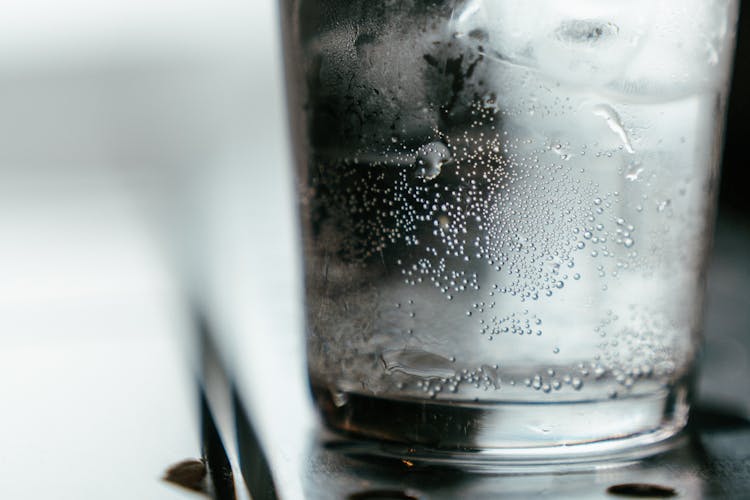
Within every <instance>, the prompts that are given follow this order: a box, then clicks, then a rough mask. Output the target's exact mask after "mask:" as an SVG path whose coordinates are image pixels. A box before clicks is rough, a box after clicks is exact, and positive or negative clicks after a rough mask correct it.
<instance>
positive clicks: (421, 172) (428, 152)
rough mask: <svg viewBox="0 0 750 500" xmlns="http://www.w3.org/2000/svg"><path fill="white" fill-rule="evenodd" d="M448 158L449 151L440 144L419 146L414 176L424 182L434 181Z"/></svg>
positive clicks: (437, 142)
mask: <svg viewBox="0 0 750 500" xmlns="http://www.w3.org/2000/svg"><path fill="white" fill-rule="evenodd" d="M450 158H451V154H450V151H449V150H448V147H447V146H446V145H445V144H443V143H442V142H439V141H435V142H430V143H429V144H425V145H423V146H421V147H420V148H419V149H418V150H417V158H416V160H415V162H414V166H415V167H416V176H417V177H419V178H421V179H424V180H426V181H431V180H433V179H435V178H436V177H437V176H438V175H440V172H441V171H442V168H443V165H444V164H445V163H446V162H448V161H449V160H450Z"/></svg>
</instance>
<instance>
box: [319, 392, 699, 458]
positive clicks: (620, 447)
mask: <svg viewBox="0 0 750 500" xmlns="http://www.w3.org/2000/svg"><path fill="white" fill-rule="evenodd" d="M687 392H688V391H687V388H686V385H685V384H684V383H680V384H678V385H675V386H673V387H670V388H665V389H664V390H662V391H659V392H654V393H649V394H643V395H633V396H628V397H622V398H618V399H606V400H584V401H575V402H556V403H546V402H545V403H529V402H503V401H492V402H486V403H485V402H483V403H479V402H468V401H446V400H438V401H436V400H415V399H389V398H383V397H375V396H372V395H363V394H357V393H346V394H341V393H338V394H336V395H335V396H333V395H332V394H331V393H330V392H329V391H328V390H327V389H322V388H320V387H315V386H314V387H313V393H314V395H315V398H316V400H317V403H318V407H319V408H320V409H321V411H322V414H323V418H324V420H325V422H326V424H327V426H328V427H329V428H331V429H332V430H333V431H335V432H336V433H338V434H339V435H341V436H342V437H345V438H346V439H344V440H342V441H340V442H339V446H340V447H343V448H344V450H345V451H347V450H348V451H349V452H351V453H354V454H361V455H375V456H381V457H390V458H395V459H399V460H402V461H405V463H407V464H419V465H440V466H448V467H455V468H460V469H466V470H478V471H482V470H484V471H488V472H503V471H506V470H507V471H512V472H519V468H520V469H524V468H526V469H529V472H535V471H541V470H543V471H548V470H550V469H552V470H570V469H590V468H600V467H612V466H618V465H622V464H625V463H630V462H633V461H635V460H638V459H640V458H644V457H646V456H650V455H654V454H656V453H660V452H662V451H666V450H667V449H669V448H671V447H672V445H673V444H674V442H675V441H676V440H675V439H674V437H675V436H676V435H677V434H678V433H679V431H680V430H681V429H682V428H683V427H684V426H685V424H686V423H687V415H688V402H687Z"/></svg>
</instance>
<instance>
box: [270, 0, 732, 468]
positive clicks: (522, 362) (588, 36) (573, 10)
mask: <svg viewBox="0 0 750 500" xmlns="http://www.w3.org/2000/svg"><path fill="white" fill-rule="evenodd" d="M737 10H738V2H737V1H735V0H713V1H710V0H662V1H659V2H653V1H651V0H629V1H624V0H609V1H601V0H536V1H528V0H437V1H429V2H428V1H424V0H401V1H387V0H282V2H281V12H282V22H283V24H284V30H285V59H286V66H287V81H288V107H289V112H290V117H291V126H292V137H293V145H294V152H295V157H296V173H297V184H298V201H299V212H300V216H301V226H302V233H303V246H304V268H305V293H306V314H307V362H308V370H309V377H310V384H311V387H312V392H313V395H314V398H315V401H316V406H317V408H318V409H319V411H320V413H321V414H322V416H323V420H324V422H325V423H326V425H327V426H328V427H329V428H331V429H333V430H335V431H337V432H338V433H340V434H342V435H346V436H350V437H352V438H355V440H357V441H358V442H360V443H370V444H371V449H372V450H373V451H374V452H376V453H382V454H385V455H392V456H396V457H401V458H403V459H408V460H410V461H413V460H421V461H424V462H426V463H449V464H455V465H459V466H460V465H471V464H474V465H477V464H479V465H481V464H486V465H488V466H490V467H501V466H502V465H503V464H510V465H513V464H532V463H537V464H542V463H556V464H564V463H569V464H578V463H586V462H589V461H599V460H602V459H613V458H615V457H624V456H627V457H634V456H642V455H647V454H650V453H654V452H656V451H659V450H660V449H663V448H664V446H666V445H667V444H668V443H669V438H671V437H672V436H674V435H675V434H676V433H678V432H679V431H680V429H682V428H683V426H684V425H685V423H686V419H687V414H688V407H689V401H690V377H691V373H692V372H693V368H694V362H695V358H696V353H697V350H698V348H699V344H700V329H701V310H702V303H703V295H704V279H705V272H706V256H707V251H708V248H709V246H710V241H711V234H712V223H713V217H714V207H715V202H716V190H717V176H718V172H719V163H720V152H721V144H722V132H723V124H724V115H725V107H726V98H727V89H728V79H729V75H730V69H731V62H732V56H733V50H734V36H735V24H736V16H737ZM410 463H411V462H410Z"/></svg>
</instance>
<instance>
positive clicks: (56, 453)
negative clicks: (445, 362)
mask: <svg viewBox="0 0 750 500" xmlns="http://www.w3.org/2000/svg"><path fill="white" fill-rule="evenodd" d="M2 11H3V13H2V16H0V401H1V402H2V403H1V404H2V413H0V443H1V447H0V467H2V469H3V473H2V474H1V475H0V496H2V497H3V498H58V499H63V498H71V499H73V498H75V499H82V498H108V499H113V498H123V499H124V498H128V499H130V498H183V497H186V496H187V497H192V496H193V494H192V493H188V492H185V491H182V490H179V489H177V488H175V487H173V486H170V485H167V484H165V483H163V482H161V481H159V477H160V475H161V474H162V472H163V471H164V469H165V468H166V467H167V466H168V465H169V464H171V463H173V462H176V461H179V460H182V459H184V458H187V457H196V456H199V455H200V442H199V434H198V414H197V406H196V402H195V394H194V392H195V390H194V385H193V382H194V379H193V377H194V374H193V373H192V372H191V368H190V365H189V363H188V358H189V356H190V352H191V351H190V341H189V331H190V324H189V322H188V320H187V315H186V309H185V303H184V295H183V294H182V289H181V288H180V285H181V284H187V286H188V288H189V289H190V290H192V294H193V295H194V296H195V297H196V298H197V300H198V301H199V302H201V303H204V304H205V307H206V309H207V312H208V314H209V315H210V316H211V317H212V321H215V322H216V323H217V324H219V328H218V330H217V331H218V332H219V335H223V338H224V340H223V341H222V344H221V346H222V348H223V349H224V350H225V354H226V356H227V359H229V360H230V361H231V360H232V359H238V358H242V361H243V362H242V363H237V364H236V365H235V366H236V370H237V375H236V376H237V379H238V383H239V385H240V386H241V387H243V386H244V387H248V386H249V385H252V384H253V383H254V382H253V381H257V380H259V379H264V382H267V383H264V384H258V385H259V386H260V387H259V389H257V390H253V391H250V392H252V394H253V395H252V396H251V395H248V398H249V401H248V402H249V404H251V406H252V404H253V401H252V398H254V397H257V398H259V400H261V401H266V402H267V401H280V402H279V405H280V406H277V405H270V406H274V407H275V408H274V409H273V411H274V412H275V414H277V415H278V416H277V417H276V418H277V419H278V421H279V423H282V424H283V423H284V421H285V420H284V419H291V418H294V416H295V415H293V414H291V413H289V412H285V411H283V410H284V408H283V404H284V403H283V400H284V399H288V398H289V397H291V398H292V399H293V398H304V397H305V393H304V389H303V387H302V385H303V384H302V382H301V380H302V365H301V362H297V360H299V359H300V352H301V351H300V346H299V344H301V341H302V336H301V330H299V312H298V305H297V302H298V300H297V298H298V297H297V295H295V294H296V293H297V282H296V281H295V280H296V279H297V275H296V266H297V261H296V257H295V255H296V254H295V248H294V241H295V239H294V231H293V225H292V224H291V220H292V215H293V214H292V204H291V198H290V192H291V180H290V179H291V176H290V172H289V169H290V167H289V165H288V153H287V148H286V138H285V116H284V108H283V88H282V85H281V81H282V76H281V75H282V70H281V66H282V64H281V59H280V47H279V43H278V34H277V28H278V26H277V25H278V21H277V19H276V17H275V3H274V2H273V1H272V0H265V1H261V0H219V1H209V0H159V1H147V0H108V1H105V2H101V1H93V0H70V1H65V2H60V1H56V0H24V1H20V0H10V1H5V2H3V8H2ZM269 297H275V298H276V299H277V300H269ZM279 298H281V299H284V300H278V299H279ZM277 320H278V321H277ZM269 331H278V332H284V335H281V334H278V335H275V337H276V340H277V342H276V345H278V348H277V349H276V351H274V350H273V349H271V350H270V351H268V352H266V354H265V355H264V356H257V355H256V356H257V359H256V358H252V359H255V361H253V362H249V360H250V359H251V358H245V357H244V356H245V355H246V353H257V352H259V349H260V348H263V349H266V345H267V338H265V337H263V336H262V335H260V334H257V332H269ZM252 332H256V333H252ZM251 333H252V334H251ZM238 353H240V354H238ZM248 356H252V355H251V354H248ZM269 398H270V399H269ZM258 406H260V405H258ZM270 411H271V410H270V409H269V411H268V412H270ZM268 412H267V413H268ZM269 414H270V413H269ZM299 416H300V414H299V413H298V412H297V413H296V417H297V418H299ZM261 422H262V419H261ZM263 425H264V424H263V423H261V424H260V427H261V428H260V430H261V433H262V434H263V435H264V436H267V435H271V434H272V432H270V431H267V429H265V428H264V427H263ZM290 437H292V438H293V437H294V435H293V433H292V435H291V436H290ZM264 439H265V438H264Z"/></svg>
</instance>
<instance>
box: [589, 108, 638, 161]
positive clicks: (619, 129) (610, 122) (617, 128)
mask: <svg viewBox="0 0 750 500" xmlns="http://www.w3.org/2000/svg"><path fill="white" fill-rule="evenodd" d="M593 112H594V115H596V116H600V117H602V118H604V120H605V121H606V122H607V126H608V127H609V128H610V130H612V132H614V133H615V134H617V137H619V138H620V141H622V144H623V146H625V150H626V151H627V152H628V153H631V154H633V153H635V150H634V149H633V145H632V144H631V143H630V138H629V137H628V134H627V132H625V128H624V127H623V126H622V121H621V120H620V115H618V114H617V111H615V110H614V108H612V106H610V105H609V104H597V105H596V106H594V108H593Z"/></svg>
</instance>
